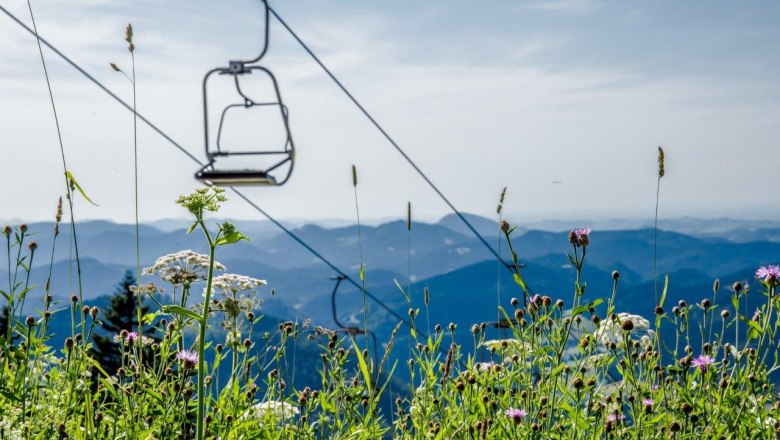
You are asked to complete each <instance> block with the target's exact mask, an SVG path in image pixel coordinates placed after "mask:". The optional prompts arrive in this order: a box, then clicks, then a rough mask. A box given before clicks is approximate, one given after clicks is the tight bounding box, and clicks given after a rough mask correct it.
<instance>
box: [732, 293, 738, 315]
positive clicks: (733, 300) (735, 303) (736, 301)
mask: <svg viewBox="0 0 780 440" xmlns="http://www.w3.org/2000/svg"><path fill="white" fill-rule="evenodd" d="M731 305H732V306H734V311H736V312H739V297H737V295H736V294H734V295H731ZM737 314H739V313H737Z"/></svg>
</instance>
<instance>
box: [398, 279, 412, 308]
mask: <svg viewBox="0 0 780 440" xmlns="http://www.w3.org/2000/svg"><path fill="white" fill-rule="evenodd" d="M393 282H394V283H395V285H396V287H398V290H400V291H401V295H403V296H404V299H405V300H406V303H407V304H411V303H412V299H411V298H409V295H407V294H406V292H405V291H404V288H403V287H401V284H400V283H399V282H398V280H397V279H395V278H393Z"/></svg>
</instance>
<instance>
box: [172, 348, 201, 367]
mask: <svg viewBox="0 0 780 440" xmlns="http://www.w3.org/2000/svg"><path fill="white" fill-rule="evenodd" d="M176 359H178V360H179V361H180V362H181V366H182V367H183V368H185V369H187V370H191V369H193V368H195V365H197V364H198V353H197V352H195V351H189V350H182V351H180V352H178V353H176Z"/></svg>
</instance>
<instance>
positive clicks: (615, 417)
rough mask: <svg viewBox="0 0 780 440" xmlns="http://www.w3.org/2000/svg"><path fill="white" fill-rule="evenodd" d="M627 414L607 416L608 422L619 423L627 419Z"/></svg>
mask: <svg viewBox="0 0 780 440" xmlns="http://www.w3.org/2000/svg"><path fill="white" fill-rule="evenodd" d="M625 418H626V416H625V414H610V415H608V416H607V421H609V422H617V421H618V420H623V419H625Z"/></svg>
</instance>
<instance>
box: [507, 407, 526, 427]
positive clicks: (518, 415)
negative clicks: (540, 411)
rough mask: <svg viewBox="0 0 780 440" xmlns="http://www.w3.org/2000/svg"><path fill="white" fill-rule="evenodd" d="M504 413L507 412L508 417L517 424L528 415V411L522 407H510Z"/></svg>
mask: <svg viewBox="0 0 780 440" xmlns="http://www.w3.org/2000/svg"><path fill="white" fill-rule="evenodd" d="M504 414H506V416H507V417H509V418H510V419H512V421H513V422H515V424H517V423H520V422H522V421H523V419H524V418H525V416H527V415H528V413H527V412H525V411H523V410H522V409H520V408H509V409H508V410H506V411H505V412H504Z"/></svg>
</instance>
